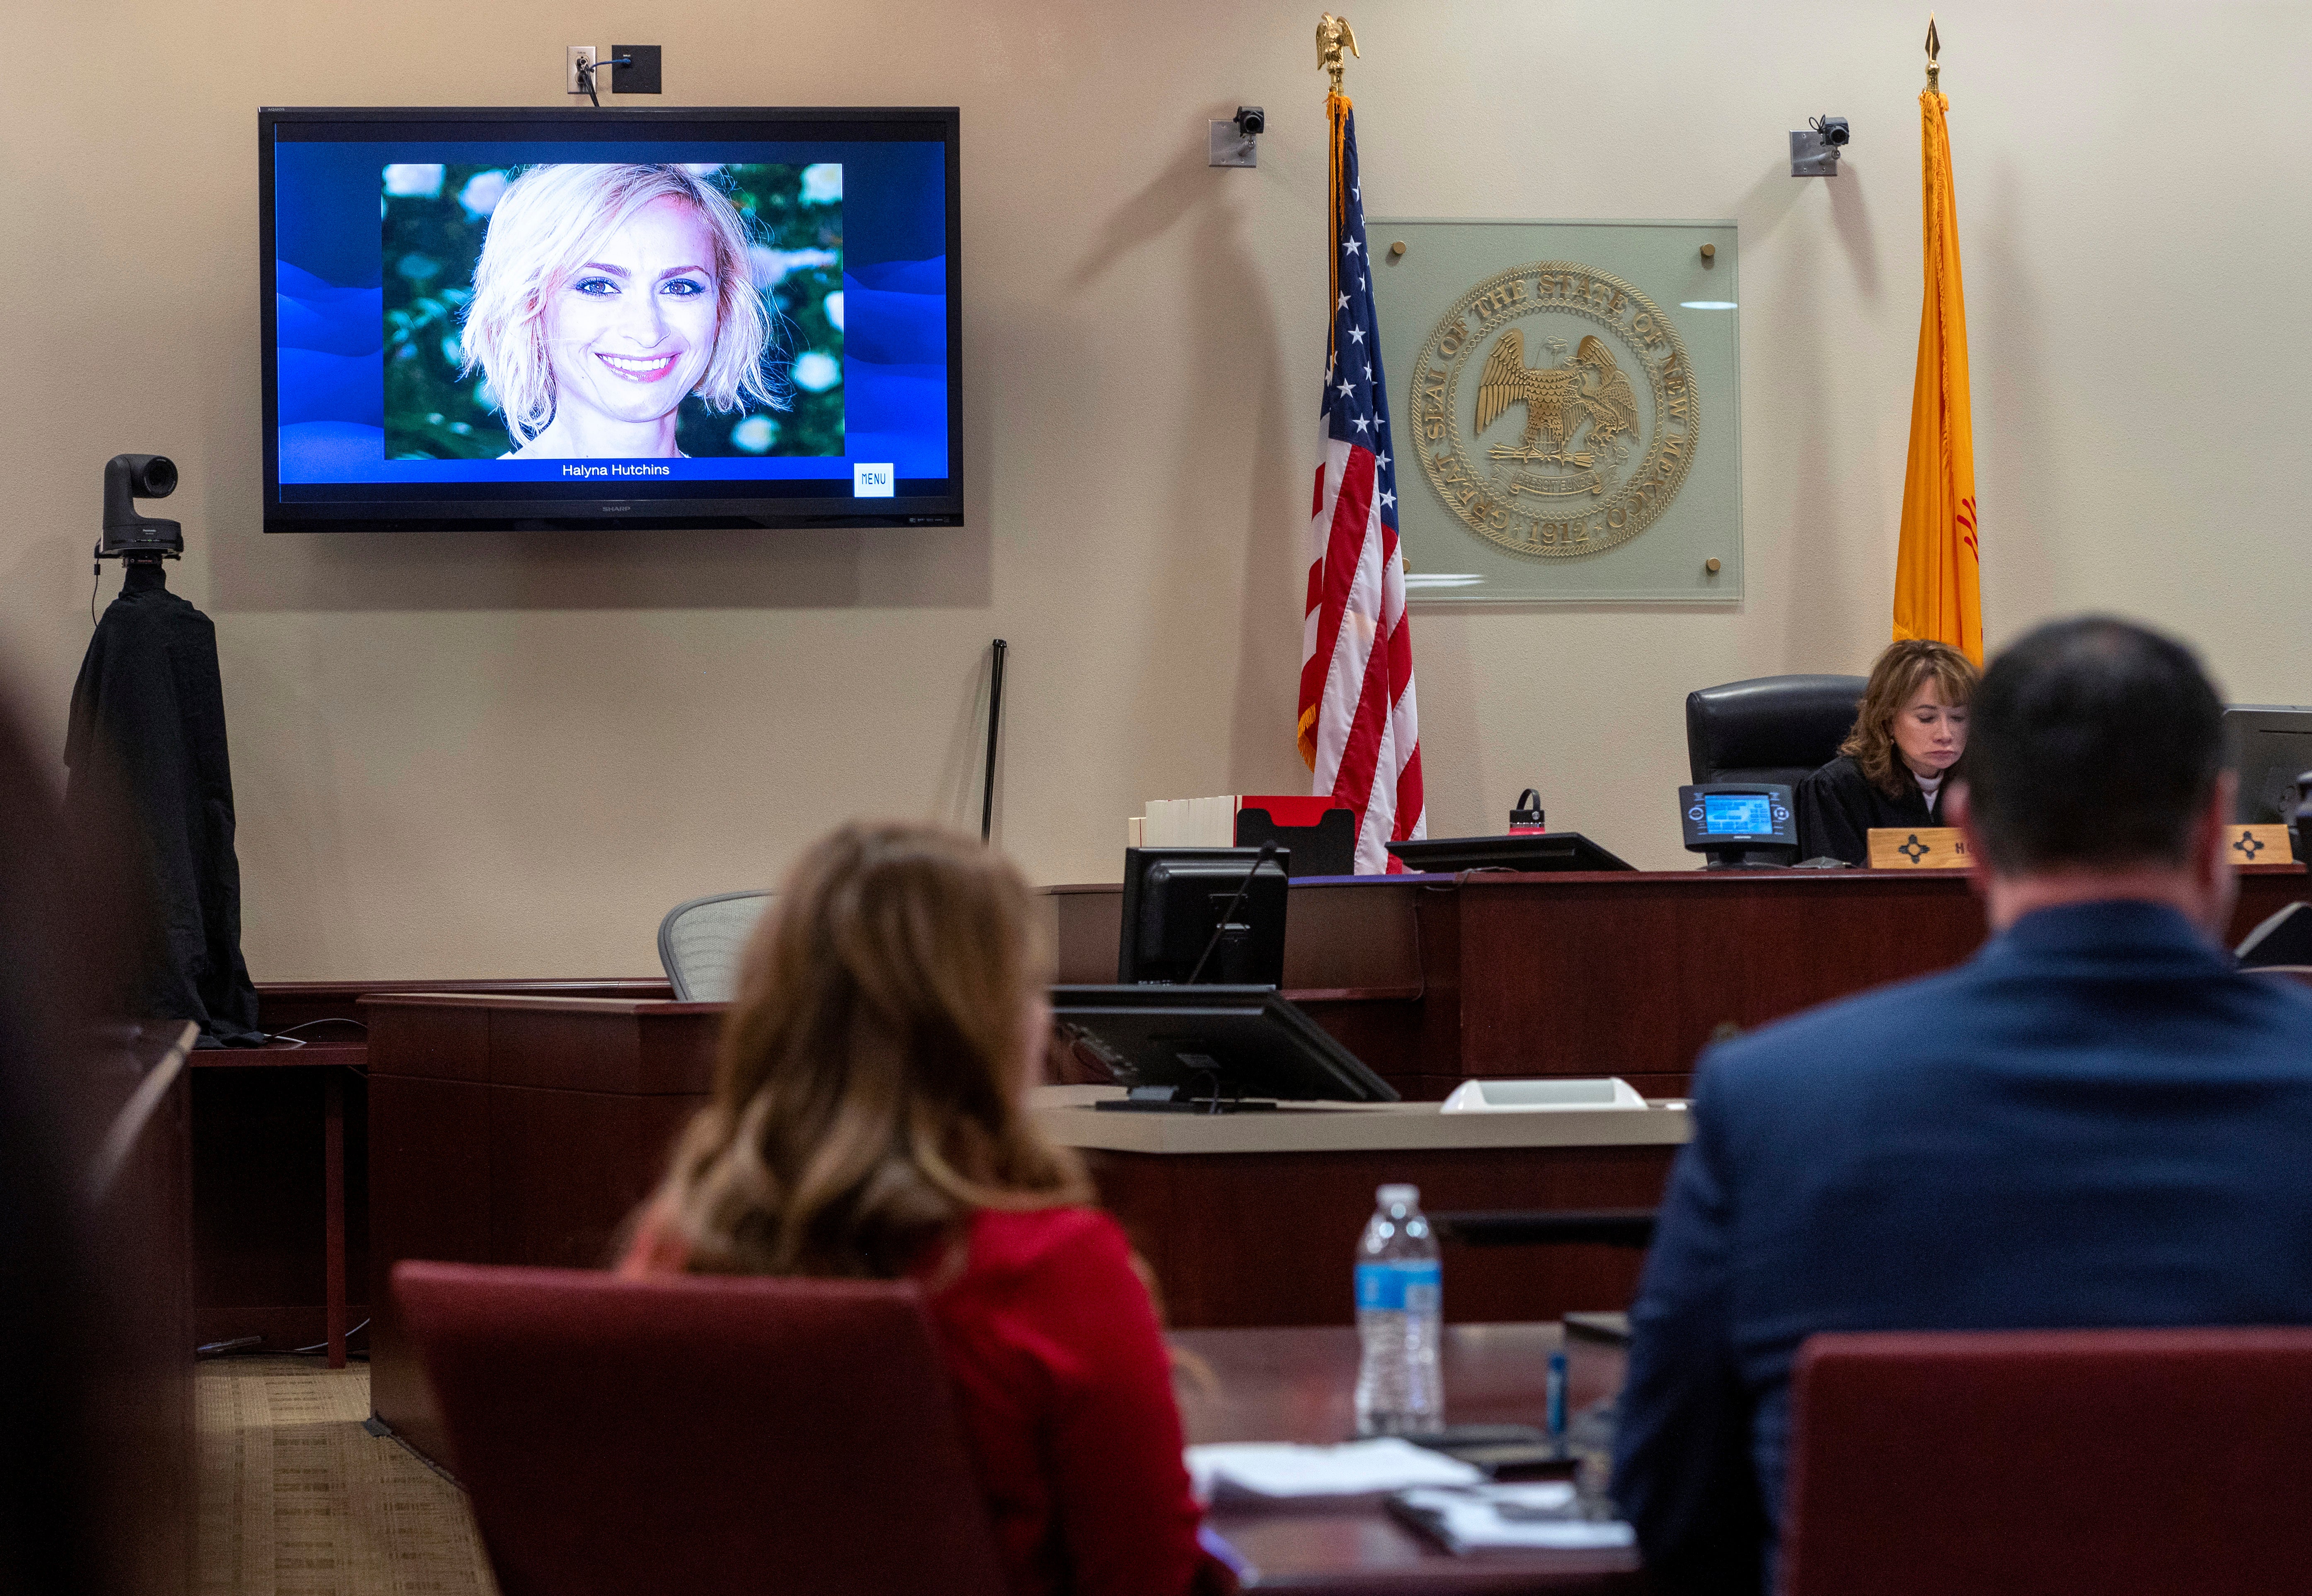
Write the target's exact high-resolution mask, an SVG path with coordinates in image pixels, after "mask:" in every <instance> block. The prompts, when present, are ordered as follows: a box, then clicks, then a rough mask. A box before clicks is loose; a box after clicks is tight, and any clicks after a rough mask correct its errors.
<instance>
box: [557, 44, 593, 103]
mask: <svg viewBox="0 0 2312 1596" xmlns="http://www.w3.org/2000/svg"><path fill="white" fill-rule="evenodd" d="M595 59H596V57H595V55H594V47H593V46H592V45H591V44H574V45H572V46H570V48H569V55H568V57H567V58H566V59H565V61H564V63H563V74H564V84H563V86H564V87H565V88H566V89H567V90H568V91H569V92H571V93H573V94H583V93H584V92H586V85H585V84H584V83H581V82H579V81H578V64H579V63H580V62H581V61H583V62H584V63H585V64H586V65H587V66H592V65H594V62H595Z"/></svg>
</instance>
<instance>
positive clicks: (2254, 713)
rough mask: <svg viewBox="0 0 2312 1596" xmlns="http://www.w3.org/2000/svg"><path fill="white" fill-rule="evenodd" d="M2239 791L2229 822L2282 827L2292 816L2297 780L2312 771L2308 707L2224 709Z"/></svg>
mask: <svg viewBox="0 0 2312 1596" xmlns="http://www.w3.org/2000/svg"><path fill="white" fill-rule="evenodd" d="M2224 737H2225V740H2226V741H2227V742H2228V743H2229V745H2230V749H2231V752H2232V758H2233V759H2234V761H2235V763H2234V768H2236V769H2237V770H2238V772H2239V791H2238V794H2237V795H2236V796H2235V797H2234V798H2233V800H2232V820H2234V821H2235V822H2236V823H2237V824H2239V825H2242V826H2278V825H2285V824H2287V823H2288V822H2289V821H2290V820H2294V819H2295V818H2296V778H2297V777H2298V776H2301V775H2303V774H2304V773H2305V772H2306V771H2308V770H2312V709H2297V708H2290V707H2288V706H2284V705H2278V704H2234V705H2231V706H2229V707H2228V708H2226V709H2225V711H2224Z"/></svg>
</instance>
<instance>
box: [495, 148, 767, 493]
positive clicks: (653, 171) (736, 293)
mask: <svg viewBox="0 0 2312 1596" xmlns="http://www.w3.org/2000/svg"><path fill="white" fill-rule="evenodd" d="M754 242H755V241H754V240H753V238H752V236H751V235H750V232H749V224H748V221H747V219H746V218H745V217H744V216H742V215H740V212H739V210H738V209H737V208H736V207H735V206H732V204H731V201H730V199H729V198H728V197H726V196H725V195H724V194H723V193H722V190H721V189H718V188H717V187H716V186H715V185H714V183H712V182H711V181H708V180H705V179H704V178H702V177H701V176H700V175H698V174H696V173H694V172H693V171H690V170H689V169H687V168H686V167H682V166H666V165H609V164H556V165H546V166H533V167H531V168H530V169H529V170H528V171H524V172H523V173H522V174H521V176H520V177H518V178H516V179H514V180H513V181H512V183H510V184H508V185H507V186H506V188H505V190H504V194H503V196H502V197H498V198H497V200H496V203H495V206H494V207H493V208H492V209H491V210H490V213H489V218H488V232H487V235H486V238H485V240H484V241H483V244H482V250H481V256H480V259H479V260H478V262H477V264H476V266H475V268H474V276H473V292H472V297H471V298H470V300H469V301H468V303H467V304H466V306H465V313H464V318H463V320H464V327H463V331H462V334H461V336H460V353H461V354H462V356H463V364H462V366H461V369H460V377H469V376H471V375H472V374H473V373H476V372H477V371H478V372H479V373H481V375H482V377H483V379H484V381H485V382H486V385H487V393H488V395H489V398H490V399H491V400H492V401H493V403H494V405H495V409H496V411H497V413H498V415H499V417H500V418H501V419H502V420H503V421H504V424H505V428H506V431H507V433H508V434H510V435H511V437H512V442H513V447H512V449H511V450H510V451H508V452H506V453H504V454H503V455H501V456H499V458H500V459H505V460H571V459H601V458H617V459H627V460H633V459H674V458H679V457H681V456H682V455H683V453H684V451H683V450H682V449H681V448H680V447H679V444H678V443H677V441H676V429H677V422H678V416H677V412H678V411H679V409H680V408H681V406H682V403H683V401H684V400H685V399H689V398H691V397H692V396H694V395H695V396H696V398H697V399H699V401H700V402H701V403H702V404H703V405H704V406H705V408H706V409H707V410H709V411H711V412H714V413H716V414H727V413H733V412H739V411H744V410H749V409H753V410H762V409H775V410H784V409H785V408H787V399H788V391H787V385H786V382H785V381H784V376H783V374H782V371H781V355H782V351H781V349H780V348H779V346H778V345H779V340H778V322H777V318H776V313H775V311H773V309H772V308H771V306H770V305H769V304H768V303H766V300H765V298H764V295H763V294H762V293H760V292H758V288H757V278H756V273H755V271H754V269H753V267H752V265H751V263H750V250H752V249H753V248H754ZM477 441H478V440H477Z"/></svg>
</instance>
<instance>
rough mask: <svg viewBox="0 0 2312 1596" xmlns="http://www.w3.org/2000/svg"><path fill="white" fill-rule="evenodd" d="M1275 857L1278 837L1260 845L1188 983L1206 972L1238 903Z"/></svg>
mask: <svg viewBox="0 0 2312 1596" xmlns="http://www.w3.org/2000/svg"><path fill="white" fill-rule="evenodd" d="M1274 857H1276V839H1275V838H1274V837H1270V838H1269V839H1268V840H1267V841H1266V842H1264V843H1262V844H1261V845H1260V857H1259V858H1257V859H1255V860H1254V861H1253V862H1252V868H1251V869H1250V870H1248V871H1246V872H1245V873H1244V880H1243V881H1241V882H1239V884H1238V886H1237V890H1236V896H1235V897H1233V898H1231V899H1229V901H1228V908H1224V909H1222V910H1221V918H1220V924H1219V925H1215V926H1213V939H1212V941H1210V942H1208V943H1205V944H1204V951H1203V952H1201V953H1199V954H1197V955H1196V967H1195V969H1192V970H1190V971H1189V972H1188V979H1187V985H1188V986H1191V987H1193V986H1195V984H1196V978H1197V977H1198V976H1200V975H1202V974H1204V965H1205V964H1206V963H1207V962H1208V961H1209V960H1211V959H1212V956H1213V949H1214V948H1217V947H1219V946H1220V945H1221V938H1222V937H1223V936H1225V935H1227V934H1228V928H1229V922H1230V920H1232V919H1234V918H1235V917H1236V910H1237V905H1239V904H1240V903H1242V902H1243V901H1244V895H1245V894H1246V893H1248V892H1249V891H1251V890H1252V883H1253V878H1254V877H1256V876H1257V875H1258V874H1259V873H1260V869H1261V866H1262V865H1264V864H1267V863H1268V862H1269V861H1270V860H1271V859H1274Z"/></svg>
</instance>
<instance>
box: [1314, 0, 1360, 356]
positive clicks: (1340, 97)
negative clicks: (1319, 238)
mask: <svg viewBox="0 0 2312 1596" xmlns="http://www.w3.org/2000/svg"><path fill="white" fill-rule="evenodd" d="M1344 47H1345V48H1346V49H1347V51H1348V53H1349V54H1350V55H1352V56H1354V57H1356V58H1357V59H1358V60H1360V61H1362V60H1363V59H1364V52H1363V51H1362V50H1361V49H1359V48H1357V36H1356V33H1355V31H1353V30H1352V29H1351V28H1350V26H1349V19H1348V18H1346V17H1341V16H1335V15H1334V14H1333V13H1331V12H1329V11H1328V12H1327V13H1324V15H1322V16H1321V17H1319V18H1318V20H1317V66H1318V68H1319V69H1320V70H1322V71H1325V72H1327V73H1330V74H1331V75H1332V79H1333V86H1332V90H1331V92H1328V93H1327V95H1326V96H1325V119H1326V120H1327V122H1329V123H1330V124H1331V125H1332V158H1331V174H1330V176H1331V181H1330V182H1329V184H1328V185H1327V188H1328V190H1329V192H1330V194H1331V196H1332V199H1331V206H1330V216H1331V221H1332V225H1333V231H1332V236H1333V237H1334V238H1336V239H1337V238H1339V237H1340V236H1341V227H1342V225H1343V223H1344V219H1345V215H1346V207H1347V204H1348V196H1347V195H1345V194H1344V193H1343V192H1342V191H1341V166H1342V159H1343V151H1344V148H1345V146H1346V143H1347V139H1348V125H1349V98H1348V96H1347V95H1345V94H1344V93H1342V92H1341V74H1342V72H1343V71H1344V69H1345V67H1346V65H1347V64H1346V63H1345V62H1344V60H1343V59H1342V55H1341V52H1342V50H1343V48H1344ZM1329 253H1330V254H1331V256H1332V270H1331V271H1330V272H1329V273H1328V274H1327V279H1326V280H1327V283H1328V284H1329V285H1331V288H1332V293H1331V294H1329V295H1327V298H1326V301H1325V309H1326V317H1327V326H1328V327H1329V326H1331V325H1333V321H1332V310H1333V307H1334V306H1335V305H1337V304H1338V303H1340V298H1341V257H1340V252H1339V251H1338V250H1331V251H1329ZM1333 356H1334V349H1333V337H1332V334H1331V333H1330V332H1329V331H1328V332H1327V334H1326V337H1325V371H1326V373H1327V375H1328V376H1329V375H1330V374H1331V373H1332V370H1333Z"/></svg>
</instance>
